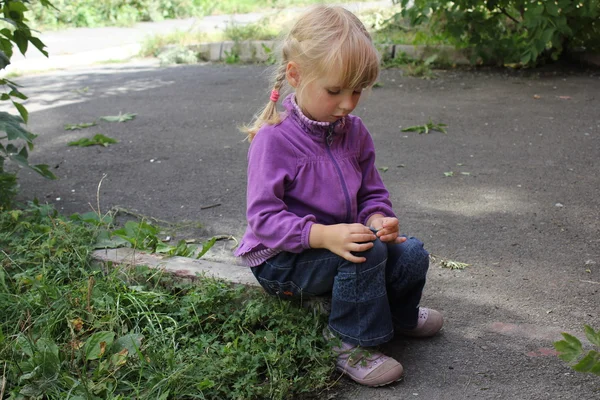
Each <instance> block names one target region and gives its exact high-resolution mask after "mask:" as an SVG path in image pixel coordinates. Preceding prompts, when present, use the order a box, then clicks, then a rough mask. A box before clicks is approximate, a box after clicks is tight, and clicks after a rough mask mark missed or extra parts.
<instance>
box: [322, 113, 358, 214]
mask: <svg viewBox="0 0 600 400" xmlns="http://www.w3.org/2000/svg"><path fill="white" fill-rule="evenodd" d="M333 128H334V124H331V125H329V128H328V131H327V137H326V142H327V154H329V157H330V158H331V161H333V165H334V166H335V169H336V171H337V173H338V177H339V178H340V182H341V183H342V191H343V192H344V198H345V199H346V222H347V223H350V222H352V221H351V220H350V215H351V214H352V205H351V202H350V194H349V193H348V187H347V186H346V180H345V179H344V175H343V174H342V169H341V168H340V165H339V164H338V162H337V160H336V159H335V157H334V156H333V153H332V151H331V144H332V143H333Z"/></svg>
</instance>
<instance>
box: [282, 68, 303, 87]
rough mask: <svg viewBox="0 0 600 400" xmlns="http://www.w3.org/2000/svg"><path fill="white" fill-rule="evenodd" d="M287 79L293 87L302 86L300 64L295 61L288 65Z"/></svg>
mask: <svg viewBox="0 0 600 400" xmlns="http://www.w3.org/2000/svg"><path fill="white" fill-rule="evenodd" d="M285 78H286V79H287V81H288V83H289V84H290V86H291V87H293V88H297V87H298V85H299V84H300V69H299V68H298V64H296V63H295V62H293V61H290V62H288V63H287V65H286V67H285Z"/></svg>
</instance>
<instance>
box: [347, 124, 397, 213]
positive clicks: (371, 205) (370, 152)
mask: <svg viewBox="0 0 600 400" xmlns="http://www.w3.org/2000/svg"><path fill="white" fill-rule="evenodd" d="M357 125H358V129H359V135H360V138H361V149H360V155H359V165H360V169H361V171H362V184H361V187H360V190H359V191H358V199H357V201H358V222H360V223H361V224H366V223H367V220H368V219H369V218H370V217H371V216H372V215H373V214H383V215H385V216H386V217H395V216H396V215H395V214H394V210H393V209H392V202H391V201H390V194H389V192H388V191H387V189H386V188H385V185H384V184H383V181H382V180H381V176H380V175H379V172H378V171H377V167H376V166H375V145H374V144H373V139H372V138H371V134H370V133H369V132H368V131H367V128H366V127H365V126H364V124H363V123H362V121H361V120H360V119H357Z"/></svg>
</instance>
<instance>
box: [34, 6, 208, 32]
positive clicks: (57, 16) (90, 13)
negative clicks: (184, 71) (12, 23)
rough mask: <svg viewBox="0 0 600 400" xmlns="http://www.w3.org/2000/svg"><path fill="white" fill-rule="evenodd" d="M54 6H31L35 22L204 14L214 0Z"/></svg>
mask: <svg viewBox="0 0 600 400" xmlns="http://www.w3.org/2000/svg"><path fill="white" fill-rule="evenodd" d="M52 3H53V5H54V6H55V7H56V9H55V10H52V11H49V10H47V9H45V8H44V7H42V5H41V4H39V3H35V4H33V5H32V7H31V17H30V18H31V19H32V20H33V21H34V23H33V24H34V25H35V26H38V27H45V28H61V27H65V26H68V27H96V26H115V25H116V26H126V25H131V24H133V23H135V22H140V21H161V20H163V19H168V18H184V17H190V16H201V15H204V14H205V13H206V12H207V11H208V10H209V8H210V7H212V6H211V0H54V1H53V2H52Z"/></svg>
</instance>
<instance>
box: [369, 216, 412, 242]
mask: <svg viewBox="0 0 600 400" xmlns="http://www.w3.org/2000/svg"><path fill="white" fill-rule="evenodd" d="M370 226H371V227H372V228H373V229H376V230H377V233H376V235H377V237H378V238H379V240H381V241H382V242H386V243H404V242H405V241H406V238H405V237H402V236H398V235H399V232H400V225H399V223H398V218H393V217H377V218H374V219H373V220H371V224H370Z"/></svg>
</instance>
